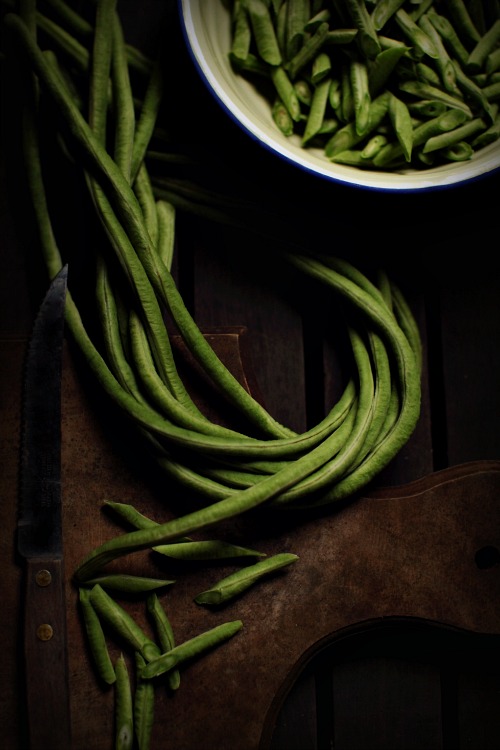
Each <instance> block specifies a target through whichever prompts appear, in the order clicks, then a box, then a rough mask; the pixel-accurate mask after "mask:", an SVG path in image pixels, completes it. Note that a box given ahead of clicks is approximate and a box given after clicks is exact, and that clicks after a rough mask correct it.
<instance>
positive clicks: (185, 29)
mask: <svg viewBox="0 0 500 750" xmlns="http://www.w3.org/2000/svg"><path fill="white" fill-rule="evenodd" d="M177 4H178V8H179V19H180V25H181V31H182V34H183V37H184V41H185V44H186V48H187V51H188V53H189V56H190V58H191V60H192V62H193V64H194V67H195V69H196V71H197V73H198V75H199V77H200V80H201V81H202V82H203V84H204V86H205V88H206V89H207V91H208V92H209V93H210V95H211V96H212V98H213V99H214V101H215V102H217V104H218V105H219V106H220V107H221V109H222V110H223V111H224V112H225V113H226V114H227V115H228V117H229V118H230V119H231V121H232V122H234V123H235V125H236V126H237V127H238V128H239V129H240V130H241V131H243V132H244V133H245V134H246V135H248V136H249V137H250V138H251V139H252V140H253V141H254V142H255V143H257V144H259V146H261V147H262V148H264V149H265V150H266V151H267V152H269V153H271V154H273V155H274V156H276V157H278V158H279V159H281V160H282V161H283V162H285V163H287V164H289V165H292V166H293V167H295V168H299V169H300V170H302V171H303V172H305V173H307V174H310V175H312V176H314V177H316V178H319V179H323V180H325V181H327V182H332V183H335V184H336V185H339V186H343V187H349V188H352V189H355V190H365V191H366V190H371V191H373V192H378V193H397V194H399V195H401V194H402V193H404V194H412V193H418V194H422V193H424V192H425V193H428V192H438V191H442V190H450V189H452V188H461V187H465V186H468V185H472V184H474V183H477V182H479V181H483V180H484V179H485V178H491V177H493V176H494V175H496V174H498V173H499V172H500V164H499V165H498V166H496V167H490V168H487V169H485V170H483V171H481V172H478V173H476V174H472V175H470V176H469V177H466V178H463V177H458V178H457V179H450V180H449V181H444V182H437V183H435V184H424V185H419V186H412V185H408V184H406V185H400V186H389V185H372V184H369V183H368V182H363V180H362V178H361V177H360V178H359V179H356V178H349V177H345V178H344V177H342V176H340V175H335V174H331V173H329V172H327V171H326V170H321V169H319V168H318V169H316V168H314V167H313V166H311V165H308V164H306V163H304V162H302V161H300V160H297V158H294V157H293V156H291V155H290V156H289V155H288V154H286V153H284V152H283V151H282V150H281V149H280V148H279V147H278V146H275V145H273V144H272V143H269V142H268V141H267V140H266V138H265V137H264V136H260V135H259V133H258V130H257V129H252V127H250V126H247V125H245V124H244V122H242V120H241V117H240V116H239V115H238V114H237V111H235V110H236V109H237V108H236V106H234V108H233V107H231V106H230V105H229V104H228V103H227V102H226V100H225V97H224V96H222V95H221V94H219V93H218V92H217V90H216V88H215V86H214V84H213V83H212V82H211V80H210V76H209V74H208V73H207V69H206V68H205V66H204V65H203V63H202V62H201V60H200V56H199V55H197V54H196V51H195V42H196V34H195V32H194V24H191V25H190V23H189V21H190V20H191V16H190V13H189V11H190V4H191V3H190V0H177ZM190 28H191V29H192V33H191V32H190ZM207 68H209V66H208V65H207ZM214 80H215V75H214ZM355 171H356V173H358V174H359V173H360V174H364V173H363V171H362V170H355ZM368 174H370V173H368ZM372 174H373V173H372ZM418 174H419V175H422V176H424V175H428V174H430V172H429V171H427V170H423V171H422V172H420V173H418ZM431 179H432V174H431Z"/></svg>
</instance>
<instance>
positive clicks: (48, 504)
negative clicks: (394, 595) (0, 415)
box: [17, 266, 71, 750]
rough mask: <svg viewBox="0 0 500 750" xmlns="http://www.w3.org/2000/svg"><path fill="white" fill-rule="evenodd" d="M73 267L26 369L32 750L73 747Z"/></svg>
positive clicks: (22, 502)
mask: <svg viewBox="0 0 500 750" xmlns="http://www.w3.org/2000/svg"><path fill="white" fill-rule="evenodd" d="M67 275H68V268H67V266H64V267H63V268H62V269H61V271H60V272H59V273H58V274H57V276H55V277H54V279H53V280H52V283H51V284H50V288H49V290H48V291H47V294H46V295H45V298H44V300H43V302H42V304H41V306H40V309H39V311H38V314H37V316H36V319H35V322H34V326H33V332H32V335H31V339H30V341H29V344H28V347H27V351H26V359H25V371H24V393H23V406H22V436H21V458H20V491H19V517H18V525H17V549H18V552H19V554H20V556H21V557H23V558H24V561H25V592H24V593H25V598H24V659H25V663H24V667H25V689H26V711H27V723H28V732H29V747H30V748H31V750H49V749H50V750H59V749H60V750H63V749H64V750H69V748H70V747H71V740H70V725H71V722H70V705H69V679H68V657H67V646H66V600H65V583H64V569H63V540H62V511H61V376H62V350H63V339H64V309H65V301H66V288H67Z"/></svg>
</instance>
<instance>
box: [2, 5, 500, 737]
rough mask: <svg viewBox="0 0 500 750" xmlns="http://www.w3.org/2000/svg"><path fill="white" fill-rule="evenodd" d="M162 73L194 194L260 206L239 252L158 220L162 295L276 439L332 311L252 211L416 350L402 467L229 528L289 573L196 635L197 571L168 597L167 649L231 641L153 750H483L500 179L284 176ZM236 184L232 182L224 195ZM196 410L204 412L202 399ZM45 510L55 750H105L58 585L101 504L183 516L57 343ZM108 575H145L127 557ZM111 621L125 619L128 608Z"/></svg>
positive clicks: (43, 282) (13, 604)
mask: <svg viewBox="0 0 500 750" xmlns="http://www.w3.org/2000/svg"><path fill="white" fill-rule="evenodd" d="M133 5H134V4H133V3H127V2H124V3H123V9H124V14H125V18H126V19H128V29H129V34H130V38H131V40H132V41H134V42H135V41H137V43H138V44H142V45H147V43H148V42H150V41H151V36H152V34H153V31H152V29H154V28H155V17H157V16H158V14H159V13H160V6H161V3H154V2H153V3H150V4H148V7H150V8H151V11H152V12H151V15H150V16H149V17H148V19H147V21H146V20H145V18H144V17H142V16H141V14H140V13H139V16H141V22H140V23H137V16H134V7H133ZM141 7H142V6H141ZM135 12H136V13H138V11H135ZM179 54H181V55H182V49H181V50H180V52H179ZM181 59H182V65H179V71H180V72H181V73H182V75H181V74H180V76H179V92H180V91H189V97H187V98H186V97H184V98H182V99H181V96H180V93H179V92H176V91H175V90H174V91H173V92H172V96H171V101H175V102H176V103H178V102H180V101H182V106H183V107H184V108H187V112H186V114H185V119H183V121H182V128H183V136H184V138H185V139H186V141H187V142H197V139H200V140H202V141H203V143H204V144H207V143H211V144H212V149H211V157H212V159H213V160H214V162H215V163H217V164H218V168H217V169H216V168H215V167H213V168H212V172H210V173H209V177H208V181H209V182H210V181H211V180H212V183H213V184H214V185H216V186H217V187H219V186H220V183H221V180H222V182H223V185H224V187H225V188H226V189H229V190H231V189H233V188H234V189H236V188H238V189H239V188H242V187H243V188H244V189H245V190H246V191H248V193H249V194H250V195H253V196H254V197H256V198H257V199H258V200H260V201H262V204H261V205H262V213H261V215H260V218H259V220H258V221H257V220H256V227H255V229H256V230H258V231H242V230H239V229H234V228H233V229H231V228H228V227H224V226H222V225H220V224H218V223H215V222H210V221H207V220H204V219H201V218H195V217H193V216H191V215H189V214H184V213H183V212H179V214H178V219H177V227H176V240H177V247H176V263H177V268H176V278H177V280H178V285H179V288H180V290H181V292H182V295H183V297H184V299H185V301H186V303H187V304H188V306H189V308H190V310H191V311H192V313H193V315H194V317H195V320H196V321H197V323H198V325H199V327H200V328H201V329H202V330H203V331H204V332H206V333H207V335H210V336H211V341H212V342H213V343H214V346H215V347H216V348H217V347H218V348H219V349H220V351H221V357H222V358H223V359H224V360H225V361H227V362H228V364H230V365H231V366H232V367H234V368H235V372H236V374H237V375H238V377H240V378H241V379H245V378H246V379H247V380H246V382H247V385H248V387H249V389H251V390H252V392H254V393H255V394H256V395H258V397H259V398H260V399H262V401H263V403H264V404H265V405H266V407H267V408H268V410H269V411H270V412H271V413H272V414H273V415H274V416H275V417H276V418H277V419H278V420H280V421H281V422H283V423H284V424H287V425H288V426H290V427H292V428H293V429H295V430H297V431H302V430H304V429H305V428H306V427H307V426H310V425H312V424H314V423H316V422H317V421H318V419H319V418H320V417H321V416H322V415H323V413H324V410H325V408H326V407H327V406H328V405H329V404H331V403H332V400H333V399H334V398H335V394H336V393H337V388H338V384H339V380H338V379H339V370H338V361H337V360H338V357H337V356H336V355H337V353H338V350H339V349H340V350H341V332H342V323H341V321H340V320H339V317H338V310H336V307H335V303H334V301H333V302H332V300H331V298H330V296H329V295H327V294H326V293H324V292H323V291H322V290H318V289H317V288H316V287H315V286H314V284H312V282H309V281H306V280H304V279H297V278H295V277H294V276H293V275H291V274H289V273H288V272H286V271H285V269H284V268H283V267H282V265H280V263H279V261H278V260H277V259H276V254H275V253H274V252H273V249H274V247H275V243H276V238H275V237H272V236H269V234H270V233H271V234H272V233H273V232H274V231H275V225H274V223H273V221H271V220H269V221H268V220H266V219H265V218H264V209H272V212H273V213H274V214H276V213H277V214H278V215H279V217H280V219H281V220H282V221H284V222H285V224H286V227H287V232H289V234H288V235H287V238H286V239H285V242H288V241H289V242H290V243H291V242H292V238H293V241H296V242H298V243H305V244H306V245H307V244H308V243H310V244H314V245H315V246H319V247H321V248H322V249H323V250H324V251H325V252H329V253H332V254H334V255H338V256H340V257H344V258H346V259H348V260H350V261H351V262H353V263H354V264H355V265H358V266H359V267H360V268H363V269H366V271H367V272H368V273H369V272H371V271H373V270H375V269H376V268H378V267H384V268H385V269H386V271H387V272H388V274H389V275H390V276H391V278H394V279H395V280H396V281H397V282H398V284H399V285H400V287H401V289H402V290H403V291H404V293H405V295H406V297H407V299H408V301H409V302H410V304H411V307H412V310H413V311H414V314H415V316H416V319H417V321H418V324H419V327H420V331H421V336H422V341H423V346H424V372H423V384H422V387H423V403H422V411H421V416H420V420H419V422H418V425H417V428H416V430H415V432H414V434H413V436H412V437H411V439H410V440H409V442H408V444H407V445H406V446H405V447H404V448H403V450H402V451H401V453H400V454H399V455H398V456H397V457H396V459H395V460H394V461H393V462H392V463H391V465H390V466H389V467H388V468H387V469H386V470H384V472H383V473H382V475H381V476H379V477H378V478H377V480H376V481H375V482H374V484H373V485H372V486H371V487H369V488H367V491H366V492H363V493H362V495H361V496H359V497H356V498H354V499H353V501H352V503H348V504H346V505H345V506H343V507H341V508H335V509H333V510H332V512H331V513H325V514H321V515H320V516H319V517H316V518H313V519H305V520H304V519H301V520H300V522H298V521H297V520H296V519H295V520H290V521H288V522H285V523H284V524H283V521H282V520H279V521H278V520H277V519H276V518H270V519H269V518H267V519H266V518H262V516H261V515H259V514H257V515H256V516H255V517H254V516H252V517H251V518H250V519H249V520H248V524H247V525H245V524H244V523H238V524H237V525H236V526H235V527H230V528H229V531H230V532H231V533H233V534H234V536H235V537H236V538H240V539H242V540H245V541H248V542H251V543H252V544H257V545H260V546H261V547H262V549H264V550H265V551H267V552H269V553H270V552H273V551H284V550H289V551H292V552H297V553H298V554H300V557H301V561H300V562H301V565H300V566H297V567H296V568H295V567H294V569H293V570H290V573H289V575H288V577H287V578H285V579H283V578H280V579H279V580H277V581H273V582H270V583H269V584H268V585H267V588H266V587H264V588H263V589H261V590H260V591H259V593H258V594H257V593H256V594H255V595H254V594H253V592H252V593H250V594H249V597H248V599H246V598H245V599H244V600H241V601H238V602H235V603H234V604H233V605H231V606H230V607H229V608H228V609H227V610H224V611H223V612H218V613H215V614H213V616H208V615H207V613H206V612H205V611H202V610H200V608H196V607H195V606H194V605H193V604H192V603H190V602H191V600H190V597H191V596H192V594H193V592H195V591H196V590H199V588H198V589H197V587H199V586H200V585H201V584H203V583H204V582H205V581H208V580H210V574H209V572H207V571H203V570H201V571H195V572H196V575H194V573H193V576H192V578H190V579H189V582H188V584H187V585H186V587H184V588H181V589H180V591H179V593H172V606H173V614H172V620H173V624H174V626H175V628H176V630H177V632H178V634H179V639H183V638H187V637H190V636H191V635H194V634H196V632H199V630H200V629H203V628H205V627H207V623H208V622H212V623H214V624H215V623H216V622H219V621H222V620H223V619H232V618H233V617H235V618H236V617H238V618H239V617H240V616H241V619H243V620H244V622H245V633H244V636H243V635H242V637H241V638H240V639H239V640H238V638H235V639H234V640H233V641H231V642H230V643H229V644H227V645H226V646H224V647H222V648H221V649H220V650H217V651H216V652H214V653H213V654H210V655H209V656H207V657H206V658H204V659H202V660H200V662H199V663H196V664H193V665H190V666H189V668H188V669H187V670H186V674H185V676H184V677H183V683H182V687H181V689H180V690H179V691H178V695H176V696H175V700H173V701H172V700H170V698H169V697H168V696H166V695H162V696H161V697H160V698H159V699H158V705H157V714H156V724H155V731H154V736H153V744H152V748H162V750H169V748H176V750H179V749H180V748H182V750H225V749H227V750H257V749H258V748H260V750H327V748H328V749H329V748H333V747H334V748H335V749H336V750H377V749H378V748H380V749H381V750H382V749H383V750H406V749H407V748H408V749H410V748H412V749H414V750H488V749H489V748H491V749H492V750H493V749H495V750H496V749H497V748H498V746H499V743H500V719H499V715H500V712H499V711H498V707H499V706H500V664H499V660H498V656H497V651H498V648H497V639H498V636H500V596H499V594H500V524H499V521H500V505H499V502H498V498H499V497H500V493H499V482H500V434H499V429H498V425H499V424H500V388H499V383H500V347H499V345H498V342H499V340H500V294H499V291H500V284H499V282H500V262H499V260H498V252H497V249H496V243H497V235H498V217H497V214H496V208H495V197H496V195H497V193H496V191H497V190H498V189H499V188H500V176H499V175H494V176H492V177H488V178H484V179H481V180H478V181H477V182H475V183H473V184H470V185H468V186H466V187H461V188H453V189H450V190H441V191H435V192H429V193H425V194H407V195H396V194H381V193H375V192H364V191H359V190H355V189H349V188H346V187H342V186H336V185H333V184H330V183H327V182H326V181H324V180H320V179H317V178H315V177H313V176H311V175H307V174H303V173H297V172H296V171H295V170H293V169H292V168H291V167H290V166H288V165H286V164H283V163H281V162H278V161H277V159H276V157H274V156H273V155H271V154H269V153H267V152H265V151H264V150H263V149H262V148H261V147H260V146H258V144H256V143H254V142H252V141H250V140H249V139H248V138H247V137H246V136H244V135H243V134H242V133H240V132H239V131H238V129H237V128H236V126H234V125H233V124H232V123H230V122H228V121H227V119H226V118H225V117H224V115H223V114H222V112H221V111H220V109H219V108H218V106H217V105H216V103H215V102H214V101H213V100H212V99H211V98H210V97H209V96H208V94H207V92H206V91H205V90H204V88H203V86H202V85H201V83H200V81H199V80H198V78H197V76H196V74H195V73H194V71H193V70H192V68H191V65H190V61H189V60H188V59H187V57H186V58H181ZM176 94H178V96H176ZM200 112H201V113H203V117H202V118H200V116H199V115H200ZM3 133H4V138H3V142H2V149H1V156H2V175H1V177H2V180H1V185H2V198H1V202H0V209H1V227H0V254H1V257H2V269H3V271H2V274H1V275H0V283H1V293H0V376H1V381H0V410H1V419H0V425H1V430H0V460H1V465H0V487H1V490H0V494H1V498H2V503H1V511H0V512H1V517H0V522H1V527H2V535H1V537H0V552H1V562H2V570H3V575H2V578H1V602H2V606H3V609H4V615H3V617H2V618H1V623H0V634H1V642H2V644H3V647H4V652H3V653H4V662H3V667H2V670H1V677H0V727H1V731H2V737H4V738H5V743H6V744H3V746H4V747H6V748H7V749H8V750H11V749H12V750H15V749H16V748H19V747H24V744H23V736H24V724H25V722H24V718H23V711H22V680H23V666H22V661H21V659H20V650H19V648H20V642H19V624H20V612H21V600H20V585H21V567H20V564H19V561H18V560H17V558H16V556H15V545H14V541H15V536H14V535H15V517H16V500H17V471H18V450H19V399H20V392H21V370H22V357H23V354H24V348H25V345H26V341H27V337H28V335H29V332H30V330H31V326H32V323H33V316H34V314H35V311H36V308H37V306H38V304H39V302H40V300H41V297H42V295H43V293H44V291H45V289H46V286H47V278H46V276H45V274H44V270H43V268H42V266H41V263H40V260H39V258H38V256H37V255H36V249H35V246H34V244H33V238H32V235H31V233H30V226H29V225H27V223H26V221H23V220H22V217H21V218H20V215H19V210H18V206H17V203H16V196H17V194H18V192H17V191H18V187H19V185H18V179H19V171H18V169H17V168H16V165H13V164H12V163H11V161H10V159H9V158H8V156H9V154H8V149H7V148H6V146H7V142H6V139H7V137H8V136H9V135H11V133H10V131H9V129H8V127H5V128H3ZM235 169H236V172H234V170H235ZM226 170H227V171H226ZM234 173H236V174H237V176H238V180H237V182H236V183H235V184H234V185H233V184H230V183H229V184H228V181H227V180H228V178H227V175H228V174H234ZM242 331H243V332H242ZM204 403H205V405H206V406H207V408H209V409H215V410H217V403H216V402H215V401H211V400H210V398H209V399H208V404H207V403H206V402H204ZM174 492H175V496H174V497H172V495H173V494H174ZM63 495H64V530H65V553H66V567H67V576H68V627H69V634H70V664H71V684H72V686H73V703H72V721H73V727H74V750H83V748H86V747H91V748H92V750H101V748H103V750H104V749H105V748H106V749H107V748H111V747H112V746H113V739H112V702H113V697H112V693H111V691H103V690H102V688H101V687H100V686H99V685H98V684H97V683H96V680H95V677H94V674H93V672H92V670H91V667H90V663H89V656H88V653H87V650H86V646H85V641H84V637H83V633H82V629H81V624H80V621H79V618H78V613H77V607H76V596H77V594H76V590H75V589H74V587H73V586H72V582H71V580H70V578H71V573H72V571H73V570H74V568H75V566H76V565H77V564H78V562H79V561H80V560H81V559H82V557H83V556H84V555H85V554H86V553H87V552H88V551H89V550H90V549H91V548H92V547H93V546H95V545H96V544H98V543H99V542H100V541H103V540H105V539H107V538H109V536H110V535H112V534H115V533H117V532H118V530H119V528H120V527H119V525H118V524H117V523H116V520H115V519H113V518H111V517H110V516H107V515H106V514H103V513H102V511H101V505H102V501H103V500H104V499H114V500H119V501H121V502H130V503H132V504H134V505H136V506H137V507H140V508H141V509H143V511H144V512H146V511H147V512H148V513H149V514H151V515H152V517H156V518H158V519H160V518H165V517H170V516H171V515H174V514H175V513H176V512H178V510H179V508H180V507H181V506H180V503H181V502H184V500H185V498H182V497H181V496H180V495H179V493H178V492H177V490H176V489H174V488H173V487H172V486H171V485H170V484H169V482H168V481H166V480H165V478H164V477H159V476H158V475H157V473H155V471H154V470H153V469H151V467H149V465H148V464H147V461H146V459H145V458H144V456H143V455H142V454H141V453H140V452H139V451H138V449H137V448H136V445H135V443H134V442H133V437H132V436H131V435H130V434H129V432H128V431H127V429H126V427H125V426H124V425H123V423H122V422H121V421H120V419H119V417H118V416H117V415H116V414H115V413H114V412H113V411H112V409H110V407H109V405H108V404H107V403H106V402H105V401H104V400H103V399H102V397H101V395H100V393H99V391H98V390H97V389H96V388H95V385H94V384H93V382H92V381H91V379H89V378H88V376H87V374H86V373H85V370H84V368H82V367H81V366H80V363H79V361H78V359H77V358H75V354H74V352H73V350H72V348H71V346H70V345H69V343H68V346H67V348H66V351H65V366H64V380H63ZM264 524H265V525H264ZM127 565H128V566H129V567H128V569H130V570H137V569H140V570H149V571H152V570H153V569H154V566H153V562H152V561H151V559H150V558H149V557H147V556H144V557H142V556H141V557H140V558H138V559H134V560H132V561H129V562H127ZM285 581H286V582H285ZM174 588H175V587H174ZM172 591H174V589H173V590H172ZM174 605H176V607H175V606H174ZM131 606H132V607H133V608H134V611H135V612H136V613H137V614H138V616H141V615H140V606H139V604H137V603H134V602H132V603H131ZM207 617H208V619H207Z"/></svg>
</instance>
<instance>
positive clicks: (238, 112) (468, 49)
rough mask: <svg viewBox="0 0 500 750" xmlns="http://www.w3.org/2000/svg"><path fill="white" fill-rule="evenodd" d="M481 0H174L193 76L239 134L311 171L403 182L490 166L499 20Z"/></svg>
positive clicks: (499, 67) (338, 178)
mask: <svg viewBox="0 0 500 750" xmlns="http://www.w3.org/2000/svg"><path fill="white" fill-rule="evenodd" d="M470 5H471V8H472V4H470ZM480 5H481V4H474V6H475V7H477V6H480ZM483 6H484V10H483V12H482V14H481V17H475V16H474V15H473V14H472V10H471V11H470V12H469V10H468V5H467V3H465V2H464V0H462V1H460V0H459V2H456V1H455V2H450V0H433V1H432V2H430V0H421V2H418V1H415V0H403V2H401V1H400V2H397V1H396V2H394V0H389V1H387V0H378V1H377V2H376V1H375V0H373V2H371V1H370V0H365V1H364V2H363V0H361V2H359V1H358V0H342V2H339V3H332V2H329V0H301V2H297V1H295V2H294V1H293V0H288V2H284V0H179V8H180V16H181V27H182V30H183V34H184V38H185V40H186V44H187V48H188V51H189V54H190V56H191V58H192V60H193V62H194V65H195V67H196V69H197V70H198V72H199V75H200V77H201V79H202V81H203V82H204V84H205V85H206V87H207V88H208V90H209V91H210V92H211V94H212V95H213V96H214V98H215V100H216V101H217V102H218V104H219V105H220V106H221V107H222V109H223V110H224V111H225V112H226V113H227V115H228V116H229V117H230V118H231V119H232V120H233V121H234V122H235V123H236V124H237V125H238V126H239V127H240V128H241V129H242V130H243V131H244V132H245V133H246V134H248V136H249V137H251V138H252V139H254V140H255V141H256V142H258V143H259V144H260V145H261V146H262V147H263V148H265V149H267V150H268V151H269V152H271V153H273V154H274V155H276V157H277V158H280V159H283V160H284V161H285V162H288V163H289V164H293V165H295V166H296V167H297V168H298V169H301V170H303V171H304V172H307V173H311V174H313V175H316V176H318V177H319V178H323V179H325V180H330V181H333V182H334V183H337V184H345V185H350V186H354V187H359V188H363V189H372V190H378V191H407V192H411V191H425V190H435V189H439V188H450V187H453V186H458V185H463V184H465V183H469V182H472V181H476V180H478V179H480V178H482V177H484V176H487V175H491V174H492V173H494V172H497V171H498V170H499V169H500V137H499V136H500V117H499V115H498V112H499V111H500V18H498V17H496V15H495V14H496V13H498V4H496V3H486V4H483V5H482V6H481V7H483ZM457 8H458V10H457ZM461 14H462V15H461ZM464 14H465V15H464Z"/></svg>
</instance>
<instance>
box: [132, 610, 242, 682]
mask: <svg viewBox="0 0 500 750" xmlns="http://www.w3.org/2000/svg"><path fill="white" fill-rule="evenodd" d="M242 627H243V623H242V622H241V620H234V621H231V622H225V623H223V624H222V625H216V626H215V627H214V628H212V629H210V630H207V631H205V632H204V633H201V634H200V635H196V636H194V638H190V639H189V640H188V641H184V643H181V644H180V645H179V646H175V647H174V648H173V649H171V650H170V651H167V652H166V653H165V654H161V656H158V657H157V658H156V659H153V660H152V661H150V662H149V663H148V664H146V666H145V667H143V669H142V671H141V673H140V676H141V678H142V679H143V680H149V679H152V678H154V677H159V676H160V675H162V674H165V672H169V671H170V670H172V669H175V668H176V667H178V666H180V665H181V664H183V663H184V662H186V661H191V660H192V659H195V658H197V657H198V656H200V655H201V654H203V653H204V652H206V651H209V650H211V649H213V648H215V647H216V646H219V645H220V644H222V643H224V642H225V641H227V640H228V639H229V638H232V637H233V636H234V635H236V633H237V632H238V631H239V630H241V628H242Z"/></svg>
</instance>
